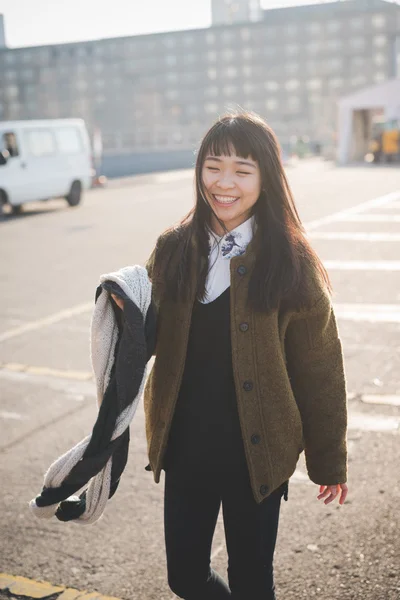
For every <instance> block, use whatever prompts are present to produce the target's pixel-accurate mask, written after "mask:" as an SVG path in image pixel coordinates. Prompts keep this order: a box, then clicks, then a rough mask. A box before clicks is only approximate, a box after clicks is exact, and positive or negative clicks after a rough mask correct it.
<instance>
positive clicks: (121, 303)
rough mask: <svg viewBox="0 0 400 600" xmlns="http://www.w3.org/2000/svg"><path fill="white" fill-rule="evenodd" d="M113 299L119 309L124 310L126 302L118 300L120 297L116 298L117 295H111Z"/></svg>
mask: <svg viewBox="0 0 400 600" xmlns="http://www.w3.org/2000/svg"><path fill="white" fill-rule="evenodd" d="M111 298H112V299H113V300H114V302H115V304H116V305H117V306H118V308H120V309H121V310H124V301H123V300H122V299H121V298H118V296H116V295H115V294H111Z"/></svg>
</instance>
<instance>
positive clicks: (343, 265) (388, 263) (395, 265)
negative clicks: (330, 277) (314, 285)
mask: <svg viewBox="0 0 400 600" xmlns="http://www.w3.org/2000/svg"><path fill="white" fill-rule="evenodd" d="M323 262H324V266H325V268H326V269H328V271H400V260H324V261H323Z"/></svg>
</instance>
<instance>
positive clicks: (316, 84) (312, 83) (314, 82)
mask: <svg viewBox="0 0 400 600" xmlns="http://www.w3.org/2000/svg"><path fill="white" fill-rule="evenodd" d="M306 86H307V89H309V90H320V89H321V88H322V81H321V79H310V80H309V81H307V83H306Z"/></svg>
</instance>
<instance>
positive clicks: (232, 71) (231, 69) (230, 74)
mask: <svg viewBox="0 0 400 600" xmlns="http://www.w3.org/2000/svg"><path fill="white" fill-rule="evenodd" d="M225 74H226V76H227V77H230V78H232V79H233V78H234V77H237V74H238V73H237V69H236V67H228V68H227V69H226V71H225Z"/></svg>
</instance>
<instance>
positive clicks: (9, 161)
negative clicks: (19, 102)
mask: <svg viewBox="0 0 400 600" xmlns="http://www.w3.org/2000/svg"><path fill="white" fill-rule="evenodd" d="M92 177H93V168H92V155H91V147H90V139H89V135H88V132H87V129H86V126H85V123H84V121H82V120H81V119H55V120H44V121H0V214H1V213H2V207H3V206H4V205H5V204H9V205H10V206H11V210H12V212H13V213H14V214H18V213H19V212H20V211H21V207H22V205H23V204H24V203H26V202H35V201H37V200H48V199H50V198H60V197H63V198H65V199H66V200H67V202H68V204H69V205H70V206H77V205H78V204H79V203H80V201H81V197H82V191H83V190H84V189H87V188H89V187H90V186H91V183H92Z"/></svg>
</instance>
